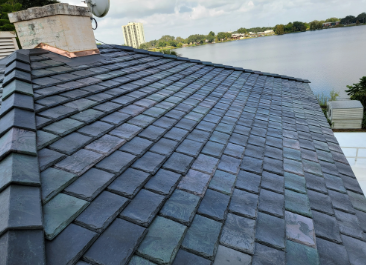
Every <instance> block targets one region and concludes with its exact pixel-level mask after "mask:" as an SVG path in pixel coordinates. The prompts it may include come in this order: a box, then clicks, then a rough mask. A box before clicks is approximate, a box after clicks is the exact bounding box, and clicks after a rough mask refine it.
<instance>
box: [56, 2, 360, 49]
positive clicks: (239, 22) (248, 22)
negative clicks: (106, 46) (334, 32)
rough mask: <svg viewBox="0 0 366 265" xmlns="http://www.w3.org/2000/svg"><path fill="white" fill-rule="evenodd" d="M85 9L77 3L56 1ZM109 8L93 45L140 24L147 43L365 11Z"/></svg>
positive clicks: (306, 5) (315, 5)
mask: <svg viewBox="0 0 366 265" xmlns="http://www.w3.org/2000/svg"><path fill="white" fill-rule="evenodd" d="M61 2H64V3H69V4H73V5H80V6H83V5H85V4H84V3H82V2H81V0H61ZM110 2H111V9H110V12H109V14H108V15H107V16H106V17H104V18H98V19H97V20H98V23H99V28H98V29H97V30H96V31H95V36H96V38H97V39H98V40H101V41H103V42H105V43H113V44H123V43H124V40H123V35H122V29H121V26H122V25H125V24H127V23H128V22H130V21H131V22H132V21H133V22H142V23H143V24H144V29H145V37H146V41H150V40H153V39H158V38H160V37H161V36H162V35H173V36H175V37H177V36H180V37H183V38H186V37H188V36H189V35H191V34H208V33H209V32H210V31H211V30H212V31H214V32H215V33H217V32H220V31H234V30H236V29H238V28H240V27H245V28H250V27H256V26H260V27H264V26H274V25H276V24H287V23H288V22H289V21H296V20H298V21H306V22H310V21H312V20H315V19H318V20H321V19H326V18H329V17H345V16H346V15H358V14H359V13H361V12H366V0H346V1H345V0H320V1H319V0H292V1H291V0H272V1H270V0H249V1H247V0H110Z"/></svg>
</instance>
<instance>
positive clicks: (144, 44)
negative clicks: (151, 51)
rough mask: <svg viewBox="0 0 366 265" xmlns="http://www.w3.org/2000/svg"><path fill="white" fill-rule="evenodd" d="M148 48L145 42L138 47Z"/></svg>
mask: <svg viewBox="0 0 366 265" xmlns="http://www.w3.org/2000/svg"><path fill="white" fill-rule="evenodd" d="M148 48H149V46H148V44H147V43H143V44H141V45H140V47H139V49H143V50H147V49H148Z"/></svg>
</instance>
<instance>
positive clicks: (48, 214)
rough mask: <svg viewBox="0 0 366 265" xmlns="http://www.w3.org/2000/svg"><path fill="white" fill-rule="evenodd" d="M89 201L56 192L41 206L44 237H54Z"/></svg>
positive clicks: (50, 238) (49, 238)
mask: <svg viewBox="0 0 366 265" xmlns="http://www.w3.org/2000/svg"><path fill="white" fill-rule="evenodd" d="M88 205H89V202H87V201H84V200H80V199H77V198H75V197H72V196H69V195H66V194H62V193H60V194H58V195H57V196H56V197H54V198H53V199H52V200H51V201H49V202H48V203H47V204H45V205H44V206H43V220H44V230H45V234H46V238H47V239H48V240H52V239H54V238H55V237H56V236H57V235H58V234H59V233H60V232H61V231H62V230H63V229H64V228H65V227H66V226H67V225H69V224H70V223H71V222H72V221H73V220H74V219H75V218H76V217H77V216H78V215H79V214H80V213H81V212H82V211H83V210H84V209H85V208H86V207H87V206H88Z"/></svg>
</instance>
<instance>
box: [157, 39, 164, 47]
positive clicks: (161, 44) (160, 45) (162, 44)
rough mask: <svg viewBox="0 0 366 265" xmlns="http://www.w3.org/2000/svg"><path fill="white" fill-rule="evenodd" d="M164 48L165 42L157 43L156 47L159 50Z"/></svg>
mask: <svg viewBox="0 0 366 265" xmlns="http://www.w3.org/2000/svg"><path fill="white" fill-rule="evenodd" d="M165 46H166V42H165V41H162V40H160V41H159V42H158V45H157V47H159V48H163V47H165Z"/></svg>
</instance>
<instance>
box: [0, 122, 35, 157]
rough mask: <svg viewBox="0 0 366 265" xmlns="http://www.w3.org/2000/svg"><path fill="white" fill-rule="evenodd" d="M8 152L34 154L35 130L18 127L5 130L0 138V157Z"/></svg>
mask: <svg viewBox="0 0 366 265" xmlns="http://www.w3.org/2000/svg"><path fill="white" fill-rule="evenodd" d="M10 152H15V153H23V154H28V155H36V154H37V150H36V134H35V132H31V131H27V130H23V129H18V128H12V129H10V130H9V131H8V132H6V133H5V134H4V135H3V136H1V138H0V159H2V158H3V157H5V156H6V155H7V154H8V153H10Z"/></svg>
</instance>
